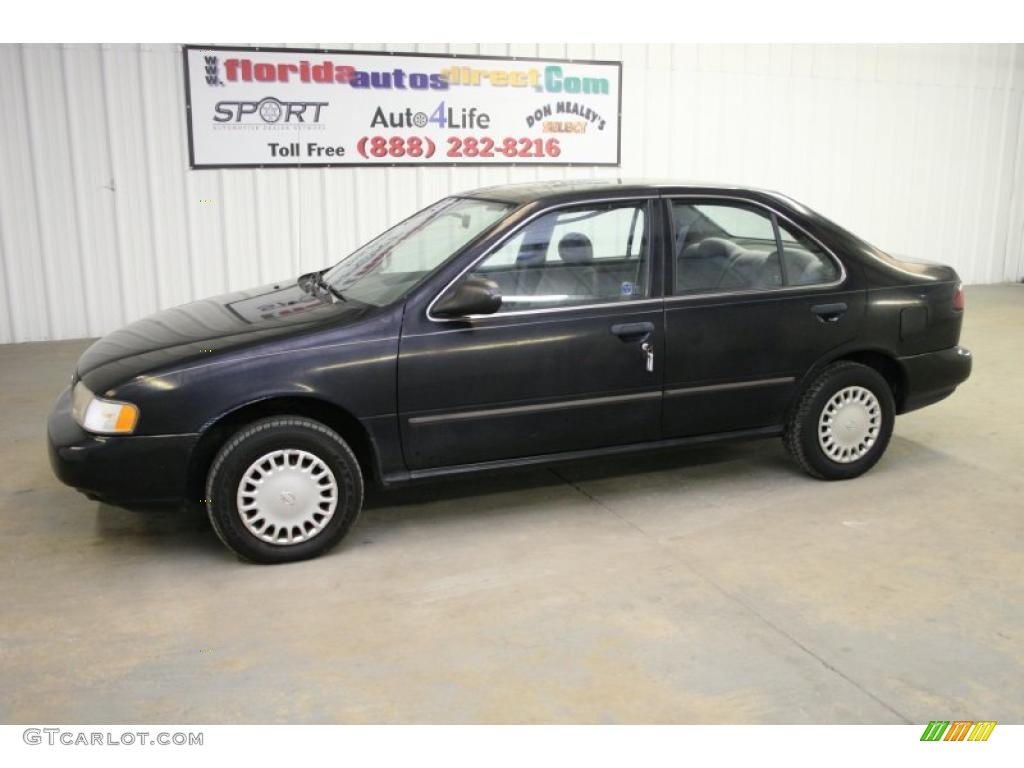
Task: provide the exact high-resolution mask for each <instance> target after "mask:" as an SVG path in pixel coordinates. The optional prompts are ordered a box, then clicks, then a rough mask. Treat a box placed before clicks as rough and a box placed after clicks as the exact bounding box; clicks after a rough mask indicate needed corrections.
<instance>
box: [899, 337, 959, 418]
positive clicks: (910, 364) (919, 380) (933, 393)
mask: <svg viewBox="0 0 1024 768" xmlns="http://www.w3.org/2000/svg"><path fill="white" fill-rule="evenodd" d="M898 359H899V363H900V366H901V367H902V368H903V376H904V381H905V387H904V392H903V398H902V401H903V403H902V407H901V408H900V413H906V412H907V411H914V410H917V409H918V408H923V407H924V406H926V405H931V404H932V403H936V402H938V401H939V400H942V399H943V398H945V397H949V396H950V395H951V394H953V390H955V389H956V388H957V387H958V386H960V384H962V383H963V382H964V381H966V380H967V377H968V376H970V375H971V362H972V357H971V352H970V350H968V349H965V348H964V347H960V346H956V347H950V348H949V349H940V350H939V351H937V352H927V353H925V354H923V355H912V356H910V357H901V358H898Z"/></svg>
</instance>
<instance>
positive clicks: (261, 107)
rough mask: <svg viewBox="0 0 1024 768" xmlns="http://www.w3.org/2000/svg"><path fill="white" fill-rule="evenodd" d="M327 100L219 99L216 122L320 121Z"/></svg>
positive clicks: (269, 97) (215, 108) (214, 109)
mask: <svg viewBox="0 0 1024 768" xmlns="http://www.w3.org/2000/svg"><path fill="white" fill-rule="evenodd" d="M327 105H328V102H326V101H281V100H280V99H275V98H273V97H271V96H268V97H266V98H265V99H260V100H259V101H218V102H217V103H216V104H215V105H214V107H213V111H214V115H213V121H214V122H215V123H241V122H249V121H248V120H247V118H249V117H251V118H252V121H253V122H258V121H260V120H262V121H263V122H264V123H270V124H273V123H306V122H309V123H319V122H320V110H321V109H323V107H326V106H327Z"/></svg>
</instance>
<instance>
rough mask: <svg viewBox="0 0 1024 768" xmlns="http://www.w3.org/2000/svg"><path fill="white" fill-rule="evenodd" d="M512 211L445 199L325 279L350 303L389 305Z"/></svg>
mask: <svg viewBox="0 0 1024 768" xmlns="http://www.w3.org/2000/svg"><path fill="white" fill-rule="evenodd" d="M510 210H512V206H511V205H508V204H506V203H496V202H492V201H489V200H470V199H466V198H459V197H448V198H445V199H444V200H441V201H439V202H437V203H434V205H431V206H430V207H428V208H424V209H423V210H422V211H420V212H419V213H417V214H415V215H414V216H412V217H410V218H408V219H406V220H405V221H403V222H402V223H401V224H398V225H396V226H394V227H392V228H391V229H389V230H388V231H387V232H385V233H384V234H382V235H379V236H378V237H376V238H374V239H373V240H371V241H370V242H368V243H367V244H366V245H364V246H362V247H361V248H359V249H358V250H356V251H354V252H353V253H351V254H349V255H348V256H346V257H345V258H344V259H342V260H341V261H340V262H338V263H337V264H336V265H335V266H333V267H332V268H331V269H329V270H328V271H327V272H326V273H324V280H325V281H326V282H327V283H329V284H330V285H331V286H332V287H333V288H334V290H336V291H338V292H340V293H341V294H342V295H343V296H344V297H345V298H346V299H355V300H356V301H361V302H363V303H365V304H373V305H375V306H383V305H385V304H390V303H391V302H392V301H394V300H395V299H398V298H399V297H401V296H403V295H404V294H405V293H407V292H408V291H409V290H410V289H411V288H413V287H414V286H415V285H416V284H417V283H419V282H420V280H422V279H423V278H424V277H426V276H427V275H428V274H430V273H431V272H433V271H434V270H435V269H437V267H438V266H439V265H440V264H442V263H443V262H444V261H445V260H447V259H448V258H449V257H450V256H452V255H453V254H454V253H455V252H456V251H458V250H459V249H460V248H462V247H463V246H464V245H466V244H467V243H469V242H470V241H471V240H473V239H474V238H475V237H477V235H479V234H481V233H482V232H483V231H484V230H486V229H487V228H489V227H490V226H491V225H492V224H494V222H496V221H497V220H498V219H500V218H502V217H503V216H505V215H506V214H507V213H508V212H509V211H510Z"/></svg>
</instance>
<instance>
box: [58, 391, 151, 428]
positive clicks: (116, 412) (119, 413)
mask: <svg viewBox="0 0 1024 768" xmlns="http://www.w3.org/2000/svg"><path fill="white" fill-rule="evenodd" d="M71 416H72V417H73V418H74V420H75V421H76V422H78V425H79V426H80V427H81V428H82V429H85V430H88V431H89V432H96V433H98V434H101V435H126V434H129V433H131V432H132V430H134V429H135V425H136V424H137V423H138V421H139V409H138V408H137V407H136V406H134V405H132V404H131V403H119V402H117V401H115V400H104V399H102V398H99V397H96V395H94V394H93V393H92V392H90V391H89V388H88V387H87V386H85V384H84V383H82V382H81V381H80V382H78V383H77V384H75V389H74V391H73V392H72V396H71Z"/></svg>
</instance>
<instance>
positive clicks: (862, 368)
mask: <svg viewBox="0 0 1024 768" xmlns="http://www.w3.org/2000/svg"><path fill="white" fill-rule="evenodd" d="M847 387H863V388H864V389H866V390H868V391H869V392H870V393H871V394H873V395H874V396H875V398H876V399H877V402H878V405H879V410H880V411H881V415H880V423H879V424H878V431H877V434H876V435H875V436H874V441H873V443H872V444H871V445H870V447H869V448H867V450H866V451H865V452H864V453H863V455H861V456H860V457H859V458H856V459H852V458H851V459H850V460H848V461H845V462H844V461H838V460H836V459H834V458H833V457H832V456H830V455H829V454H828V453H826V451H825V449H824V448H823V447H822V444H821V441H820V440H819V422H820V419H821V416H822V412H823V410H824V409H825V407H826V405H827V404H828V403H829V401H830V400H831V399H832V398H833V397H834V396H835V395H837V394H838V393H839V392H840V391H842V390H844V389H845V388H847ZM895 420H896V403H895V401H894V399H893V395H892V389H891V388H890V387H889V383H888V382H887V381H886V380H885V378H883V377H882V375H881V374H880V373H878V371H876V370H875V369H874V368H869V367H868V366H866V365H861V364H860V363H854V362H851V361H845V360H844V361H841V362H838V363H833V364H832V365H829V366H828V367H827V368H825V369H824V370H823V371H822V372H821V373H820V374H818V375H817V376H816V377H815V378H814V379H813V380H812V381H811V383H810V384H808V385H807V388H806V389H805V390H804V392H803V394H802V395H801V396H800V400H799V402H798V403H797V406H796V408H795V409H794V410H793V413H792V414H791V415H790V417H789V421H788V423H787V424H786V429H785V432H784V433H783V437H782V440H783V443H784V444H785V446H786V449H787V450H788V451H789V453H790V454H791V455H792V456H793V458H794V459H796V462H797V463H798V464H799V465H800V466H801V468H803V470H804V471H805V472H806V473H807V474H809V475H810V476H811V477H816V478H818V479H819V480H849V479H850V478H854V477H857V476H859V475H862V474H864V473H865V472H867V471H868V470H869V469H871V467H873V466H874V465H875V463H876V462H877V461H878V460H879V459H880V458H881V457H882V454H883V453H885V449H886V447H887V446H888V445H889V438H890V437H892V428H893V423H894V422H895ZM825 429H828V427H825Z"/></svg>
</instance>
